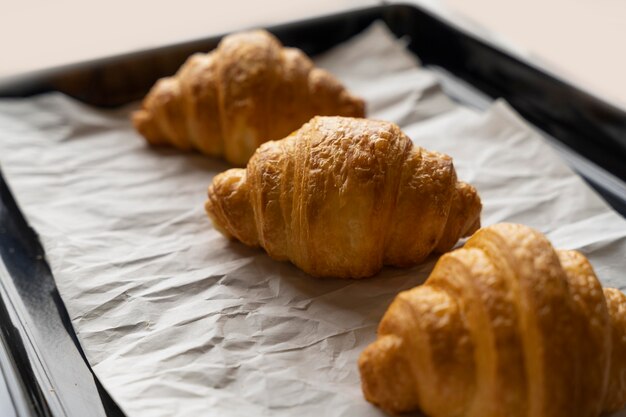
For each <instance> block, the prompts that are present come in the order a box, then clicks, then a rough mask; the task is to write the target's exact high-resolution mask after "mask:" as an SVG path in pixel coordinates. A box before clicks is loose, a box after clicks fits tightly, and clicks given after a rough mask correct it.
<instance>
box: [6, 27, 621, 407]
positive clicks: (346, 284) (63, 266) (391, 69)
mask: <svg viewBox="0 0 626 417" xmlns="http://www.w3.org/2000/svg"><path fill="white" fill-rule="evenodd" d="M403 45H404V43H403V41H401V40H400V41H399V40H396V39H395V38H394V37H393V36H392V35H391V34H390V33H389V32H388V30H387V29H386V28H385V27H384V26H382V25H376V26H373V27H372V28H370V29H369V30H367V31H366V32H365V33H363V34H361V35H359V36H358V37H357V38H355V39H353V40H351V41H349V42H347V43H346V44H344V45H342V46H339V47H337V48H336V49H334V50H332V51H330V52H329V53H327V54H326V55H324V56H323V57H319V59H318V60H317V62H318V63H319V64H320V65H322V66H324V67H326V68H328V69H330V70H331V71H332V72H334V73H335V74H337V75H338V76H339V77H340V78H341V79H342V80H343V81H344V82H345V83H346V84H347V85H348V86H349V87H350V89H351V90H353V91H354V93H356V94H359V95H361V96H363V97H364V98H365V99H366V100H367V103H368V108H369V110H370V116H371V117H372V118H379V119H386V120H391V121H394V122H396V123H398V124H400V125H401V127H402V128H403V129H404V131H405V132H406V133H407V134H408V135H409V136H410V137H411V138H412V139H413V140H414V141H415V143H417V144H419V145H421V146H424V147H426V148H429V149H433V150H438V151H442V152H445V153H448V154H450V155H451V156H453V157H454V161H455V165H456V168H457V171H458V174H459V177H460V178H461V179H463V180H465V181H468V182H471V183H472V184H474V185H475V186H476V187H477V188H478V190H479V192H480V195H481V197H482V201H483V203H484V212H483V217H482V219H483V224H484V225H489V224H493V223H496V222H502V221H510V222H521V223H525V224H528V225H530V226H533V227H536V228H538V229H540V230H542V231H543V232H546V233H547V234H548V236H549V238H550V239H551V240H552V242H553V243H554V244H555V245H556V246H557V247H562V248H576V249H580V250H582V251H583V252H584V253H585V254H587V255H588V256H589V258H590V259H591V261H592V263H593V264H594V266H595V269H596V271H597V273H598V275H599V276H600V278H601V279H602V281H603V283H604V284H605V285H611V286H617V287H621V288H624V286H625V285H626V277H625V276H624V271H626V259H625V256H624V255H625V254H626V222H625V221H624V219H623V218H621V217H620V216H619V215H618V214H616V213H615V212H613V211H612V210H611V209H610V208H609V207H608V206H607V205H606V204H605V203H604V202H603V201H602V200H601V199H600V198H599V197H598V196H597V195H596V194H595V193H594V192H593V191H592V190H591V189H590V188H589V187H588V186H587V185H586V184H585V183H584V182H583V181H582V180H581V179H580V178H579V177H578V176H577V175H575V174H574V173H573V172H572V171H571V170H570V169H569V168H568V167H567V166H566V165H565V164H564V163H563V162H562V161H561V160H560V158H559V157H558V155H557V154H555V152H554V151H553V150H552V148H551V147H550V146H549V145H547V144H546V143H545V142H544V140H543V139H542V138H541V137H540V135H539V134H537V133H536V132H535V131H533V130H532V129H531V128H529V127H528V125H527V124H526V123H525V122H524V121H523V120H522V119H520V117H519V116H517V115H516V114H515V112H514V111H512V110H511V108H509V106H508V105H507V104H506V103H504V102H496V103H494V104H493V105H492V106H491V108H489V109H488V111H485V112H477V111H474V110H470V109H468V108H463V107H460V106H458V105H457V104H455V103H453V102H452V101H451V100H449V99H448V98H447V97H446V96H445V95H444V94H443V93H442V91H441V88H440V86H439V83H438V81H437V78H436V76H435V75H434V73H431V72H429V71H428V70H426V69H423V68H420V64H419V62H418V61H417V60H416V59H415V58H413V56H412V55H411V54H410V53H408V52H406V51H405V50H404V46H403ZM134 107H135V106H131V107H128V108H124V109H120V110H116V111H103V110H98V109H95V108H91V107H88V106H85V105H83V104H80V103H78V102H76V101H74V100H71V99H69V98H68V97H65V96H63V95H61V94H46V95H42V96H38V97H34V98H28V99H19V100H2V101H1V102H0V163H1V167H2V170H3V173H4V175H5V177H6V178H7V180H8V183H9V184H10V187H11V189H12V191H13V193H14V195H15V197H16V199H17V201H18V204H19V205H20V207H21V209H22V211H23V212H24V213H25V215H26V217H27V219H28V221H29V222H30V224H31V225H32V226H33V227H34V229H35V230H36V231H37V232H38V233H39V236H40V238H41V240H42V243H43V246H44V248H45V251H46V256H47V258H48V261H49V263H50V266H51V268H52V271H53V273H54V276H55V279H56V282H57V286H58V289H59V291H60V293H61V296H62V298H63V300H64V302H65V304H66V307H67V310H68V312H69V314H70V317H71V319H72V323H73V325H74V328H75V330H76V333H77V334H78V338H79V339H80V342H81V344H82V347H83V349H84V351H85V353H86V355H87V358H88V360H89V362H90V364H91V365H92V367H93V369H94V371H95V373H96V375H97V376H98V377H99V378H100V380H101V381H102V384H103V385H104V387H105V388H106V389H107V390H108V391H109V392H110V394H111V395H112V397H113V398H114V399H115V401H117V403H118V404H119V405H120V406H121V408H122V409H123V410H124V411H125V412H126V413H127V414H128V415H129V416H130V417H147V416H168V417H169V416H194V417H195V416H220V417H228V416H242V415H246V416H264V415H272V416H296V415H297V416H315V417H318V416H376V415H380V414H381V412H380V411H379V410H378V409H376V408H375V407H373V406H371V405H370V404H368V403H367V402H366V401H365V400H364V399H363V396H362V394H361V389H360V381H359V375H358V370H357V366H356V361H357V357H358V355H359V353H360V352H361V351H362V350H363V348H364V347H365V346H366V345H367V344H368V343H370V342H372V341H373V340H374V338H375V336H376V326H377V323H378V321H379V320H380V318H381V316H382V314H383V313H384V311H385V309H386V308H387V306H388V305H389V303H390V301H391V300H392V299H393V297H394V296H395V295H396V294H397V293H398V292H399V291H401V290H404V289H407V288H411V287H413V286H415V285H417V284H419V283H421V282H422V281H423V280H424V279H425V278H426V276H427V275H428V273H429V272H430V270H431V269H432V266H433V264H434V260H431V261H429V262H427V263H425V264H424V265H421V266H418V267H415V268H410V269H392V268H387V269H385V270H384V271H383V272H382V273H380V274H379V275H378V276H376V277H374V278H371V279H365V280H360V281H344V280H334V279H325V280H319V279H314V278H311V277H309V276H307V275H306V274H304V273H302V272H300V271H299V270H298V269H296V268H295V267H293V266H292V265H290V264H288V263H281V262H276V261H274V260H272V259H270V258H269V257H268V256H266V255H265V254H264V252H263V251H261V250H257V249H250V248H247V247H245V246H243V245H242V244H239V243H236V242H229V241H227V240H226V239H224V238H223V237H222V236H221V235H220V234H219V233H217V232H216V231H215V230H214V229H213V228H212V226H211V224H210V222H209V220H208V219H207V217H206V215H205V213H204V209H203V203H204V200H205V193H206V188H207V186H208V185H209V183H210V182H211V178H212V177H213V176H214V175H215V174H216V173H218V172H220V171H222V170H224V169H226V168H228V166H227V165H226V164H225V163H223V162H220V161H218V160H214V159H211V158H207V157H204V156H201V155H197V154H188V153H181V152H178V151H176V150H156V149H152V148H149V147H148V146H146V144H145V143H144V140H143V139H142V138H140V137H139V136H138V135H137V134H136V133H135V132H134V131H133V129H132V127H131V124H130V122H129V113H130V111H131V109H132V108H134Z"/></svg>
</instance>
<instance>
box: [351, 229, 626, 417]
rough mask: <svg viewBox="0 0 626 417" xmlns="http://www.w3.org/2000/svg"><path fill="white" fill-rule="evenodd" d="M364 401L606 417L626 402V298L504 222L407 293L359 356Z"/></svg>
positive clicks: (443, 409)
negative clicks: (602, 415) (605, 413)
mask: <svg viewBox="0 0 626 417" xmlns="http://www.w3.org/2000/svg"><path fill="white" fill-rule="evenodd" d="M359 368H360V371H361V378H362V387H363V392H364V394H365V398H366V399H367V400H368V401H370V402H372V403H374V404H376V405H378V406H380V407H381V408H383V409H385V410H388V411H391V412H403V411H409V410H415V409H421V410H422V411H423V412H424V413H425V414H426V415H428V416H431V417H444V416H445V417H448V416H464V417H501V416H507V417H548V416H550V417H561V416H562V417H598V416H599V415H600V413H602V412H611V411H615V410H618V409H620V408H621V407H623V405H624V403H626V296H624V294H622V293H621V292H620V291H619V290H616V289H610V288H606V289H604V291H603V289H602V286H601V285H600V283H599V282H598V279H597V278H596V276H595V274H594V271H593V268H592V267H591V265H590V264H589V262H588V260H587V259H586V258H585V257H584V256H583V255H582V254H580V253H578V252H575V251H566V250H554V249H553V248H552V246H551V245H550V242H549V241H548V240H547V239H546V238H545V237H544V236H543V235H542V234H541V233H539V232H537V231H535V230H533V229H531V228H529V227H526V226H522V225H516V224H498V225H495V226H490V227H487V228H484V229H481V230H480V231H478V232H477V233H476V234H475V235H474V236H473V237H471V238H470V239H469V240H468V242H467V243H466V244H465V246H464V247H463V248H462V249H458V250H456V251H453V252H451V253H448V254H445V255H444V256H442V257H441V258H440V259H439V261H438V263H437V264H436V266H435V268H434V270H433V271H432V273H431V275H430V277H429V278H428V280H427V281H426V283H425V284H424V285H422V286H420V287H416V288H413V289H411V290H409V291H404V292H402V293H400V294H399V295H398V296H397V297H396V299H395V300H394V301H393V303H392V304H391V306H390V307H389V309H388V310H387V312H386V313H385V315H384V317H383V319H382V321H381V323H380V327H379V329H378V339H377V340H376V342H374V343H373V344H371V345H370V346H368V347H367V348H366V349H365V351H364V352H363V353H362V354H361V357H360V358H359Z"/></svg>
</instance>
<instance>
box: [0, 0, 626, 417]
mask: <svg viewBox="0 0 626 417" xmlns="http://www.w3.org/2000/svg"><path fill="white" fill-rule="evenodd" d="M376 20H382V21H384V22H385V23H386V24H387V26H389V28H390V29H391V30H392V31H393V33H394V34H395V35H396V36H398V37H405V38H406V39H407V40H408V48H409V50H410V51H412V52H414V53H415V54H416V55H418V56H419V58H420V60H421V61H422V63H423V64H424V65H426V66H430V67H431V68H433V69H435V70H436V71H437V72H438V73H439V74H440V76H441V77H442V78H443V79H445V82H444V89H446V88H448V93H449V94H450V95H451V96H452V97H453V98H455V99H457V100H459V101H463V102H465V103H466V104H469V105H472V106H476V107H481V106H483V107H484V105H485V103H488V102H489V100H490V99H491V98H498V97H502V98H504V99H506V100H507V101H508V102H509V103H510V104H511V105H512V106H513V107H514V108H515V109H516V110H517V111H518V112H519V113H520V114H521V115H522V116H523V117H524V118H526V119H527V120H528V121H529V122H530V123H532V124H533V125H534V126H535V127H537V128H538V130H539V131H540V132H541V133H542V134H543V135H544V136H545V137H546V138H547V139H548V140H549V141H550V142H551V143H553V145H554V146H555V148H556V149H557V150H558V151H559V152H561V153H562V154H563V156H564V157H565V159H566V160H567V161H568V162H569V163H570V164H571V165H572V166H573V167H574V169H576V170H577V171H578V172H579V173H580V174H581V175H582V176H583V178H585V179H586V180H587V181H588V182H589V183H590V184H591V185H592V186H593V187H594V188H595V189H596V190H597V191H598V192H599V193H600V194H601V195H602V196H603V197H604V198H605V199H606V200H607V201H608V202H609V203H610V204H611V205H612V206H613V207H614V208H615V209H616V210H617V211H618V212H620V213H621V214H622V215H626V192H624V190H626V186H625V181H626V113H625V112H624V111H623V110H622V109H619V108H617V107H615V106H612V105H611V104H609V103H607V102H604V101H603V100H601V99H599V98H597V97H594V96H593V95H591V94H589V93H587V92H585V91H582V90H581V89H579V88H577V87H575V86H573V85H571V84H568V83H567V82H565V81H563V80H562V79H560V78H559V77H557V76H555V75H553V74H550V73H548V72H547V71H545V70H543V69H541V68H539V67H537V66H535V65H533V64H531V63H529V62H527V61H525V60H523V59H520V58H517V57H515V56H514V55H513V54H512V53H510V52H508V51H506V50H504V49H502V48H499V47H497V46H495V45H494V44H492V43H490V42H489V41H486V40H483V39H481V38H480V37H478V36H476V35H474V34H472V33H470V32H468V31H466V30H461V29H460V28H458V27H457V26H455V25H454V24H452V23H450V22H448V21H446V20H444V19H442V18H440V17H437V16H435V15H434V14H432V13H431V12H429V11H427V10H424V9H422V8H419V7H417V6H415V5H402V4H385V5H381V6H377V7H371V8H367V9H361V10H354V11H348V12H343V13H339V14H334V15H331V16H325V17H321V18H315V19H309V20H304V21H299V22H295V23H289V24H284V25H280V26H274V27H270V28H268V29H269V30H270V31H271V32H273V33H274V34H275V35H277V36H278V37H279V38H280V39H281V41H282V42H283V43H284V44H285V45H289V46H295V47H298V48H300V49H302V50H304V51H305V52H306V53H307V54H309V55H316V54H319V53H322V52H324V51H326V50H328V49H329V48H331V47H333V46H335V45H337V44H338V43H340V42H343V41H345V40H347V39H349V38H350V37H352V36H354V35H356V34H358V33H359V32H361V31H362V30H363V29H365V28H366V27H368V26H369V25H370V24H371V23H373V22H374V21H376ZM220 38H221V37H220V36H217V37H210V38H206V39H200V40H196V41H191V42H185V43H180V44H175V45H170V46H166V47H161V48H156V49H151V50H146V51H141V52H135V53H131V54H125V55H119V56H115V57H110V58H105V59H99V60H95V61H89V62H84V63H80V64H76V65H71V66H66V67H60V68H55V69H50V70H46V71H41V72H36V73H31V74H26V75H23V76H19V77H14V78H11V79H5V80H0V98H6V97H28V96H32V95H35V94H40V93H44V92H48V91H61V92H63V93H65V94H67V95H69V96H72V97H74V98H76V99H78V100H81V101H82V102H85V103H88V104H90V105H93V106H98V107H116V106H120V105H123V104H126V103H129V102H131V101H133V100H137V99H140V98H141V97H142V96H143V95H144V94H145V93H146V92H147V91H148V89H149V88H150V87H151V86H152V85H153V83H154V82H155V81H156V80H157V79H158V78H160V77H163V76H166V75H171V74H172V73H174V72H175V71H176V70H177V69H178V67H179V66H180V65H181V64H182V63H183V62H184V60H185V59H186V58H187V57H188V56H189V55H190V54H192V53H194V52H198V51H208V50H210V49H213V48H214V47H215V46H216V45H217V43H218V42H219V40H220ZM446 86H448V87H446ZM454 86H456V88H455V87H454ZM459 86H462V88H460V89H459ZM459 91H463V93H462V94H461V93H459ZM481 103H482V104H481ZM0 260H1V262H0V371H1V372H0V414H1V415H2V416H5V415H6V416H12V415H15V416H72V417H73V416H81V417H82V416H86V417H89V416H94V417H101V416H122V415H123V413H122V412H121V411H120V409H119V408H118V407H117V405H116V404H115V402H114V401H112V400H111V398H110V397H109V395H108V394H107V392H106V391H105V390H104V389H103V388H102V387H101V385H100V384H99V382H98V380H97V379H96V378H95V377H94V376H93V373H92V372H91V369H90V368H89V366H88V364H87V362H86V360H85V357H84V355H83V353H82V351H81V348H80V345H79V344H78V342H77V339H76V335H75V334H74V331H73V329H72V326H71V323H70V320H69V317H68V315H67V312H66V310H65V307H64V305H63V302H62V301H61V298H60V297H59V294H58V292H57V290H56V287H55V284H54V280H53V277H52V274H51V272H50V269H49V267H48V265H47V264H46V262H45V260H44V257H43V249H42V247H41V245H40V244H39V241H38V238H37V235H36V232H35V231H34V230H32V229H31V228H30V227H29V226H28V224H27V223H26V221H25V220H24V218H23V216H22V215H21V213H20V210H19V208H18V207H17V205H16V204H15V201H14V199H13V197H12V195H11V192H10V189H9V187H8V185H7V184H6V182H5V181H4V179H3V178H2V177H1V176H0ZM3 381H4V382H3Z"/></svg>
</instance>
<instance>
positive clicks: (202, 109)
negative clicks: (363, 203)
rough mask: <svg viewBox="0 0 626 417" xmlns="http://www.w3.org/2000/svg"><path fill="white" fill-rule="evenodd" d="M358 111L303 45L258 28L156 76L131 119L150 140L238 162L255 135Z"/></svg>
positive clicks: (360, 106) (273, 134)
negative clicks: (285, 41) (286, 45)
mask: <svg viewBox="0 0 626 417" xmlns="http://www.w3.org/2000/svg"><path fill="white" fill-rule="evenodd" d="M364 114H365V105H364V102H363V100H361V99H359V98H357V97H354V96H352V95H351V94H350V93H348V92H347V91H346V89H345V88H344V87H343V86H342V85H341V84H340V83H339V81H337V79H335V78H334V77H333V76H332V75H331V74H330V73H328V72H327V71H325V70H323V69H319V68H315V67H314V65H313V62H312V61H311V60H310V59H309V58H308V57H307V56H306V55H305V54H304V53H303V52H302V51H300V50H298V49H294V48H284V47H283V46H282V45H281V43H280V42H279V41H278V39H276V38H275V37H274V36H273V35H271V34H270V33H269V32H266V31H264V30H257V31H252V32H243V33H238V34H234V35H230V36H227V37H225V38H224V39H223V40H222V41H221V42H220V44H219V45H218V47H217V49H216V50H214V51H213V52H210V53H208V54H195V55H193V56H191V57H190V58H189V59H188V60H187V62H186V63H185V64H184V65H183V66H182V67H181V68H180V70H179V71H178V73H177V74H176V75H174V76H173V77H168V78H163V79H161V80H159V81H158V82H157V83H156V84H155V86H154V87H153V88H152V90H151V91H150V92H149V93H148V95H147V97H146V98H145V99H144V101H143V103H142V108H141V110H139V111H137V112H135V113H134V114H133V123H134V125H135V128H136V129H137V130H138V131H139V133H140V134H141V135H143V136H144V137H145V138H146V140H147V141H148V142H149V143H151V144H154V145H171V146H174V147H177V148H180V149H183V150H190V149H196V150H198V151H200V152H202V153H205V154H207V155H212V156H223V157H224V158H225V159H226V160H227V161H229V162H230V163H232V164H234V165H239V166H242V165H245V164H246V162H247V161H248V159H249V158H250V156H251V155H252V154H253V153H254V151H255V150H256V148H257V147H258V146H259V145H260V144H261V143H263V142H265V141H267V140H272V139H280V138H282V137H284V136H286V135H288V134H289V133H291V132H292V131H294V130H295V129H297V128H298V127H300V126H301V125H302V124H303V123H305V122H306V121H308V120H309V119H310V118H311V117H313V116H315V115H341V116H355V117H363V116H364Z"/></svg>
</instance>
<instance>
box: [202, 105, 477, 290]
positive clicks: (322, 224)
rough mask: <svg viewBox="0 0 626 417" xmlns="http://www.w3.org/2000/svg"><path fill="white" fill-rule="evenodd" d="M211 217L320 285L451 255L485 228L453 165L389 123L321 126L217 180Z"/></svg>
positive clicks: (327, 121) (343, 121) (333, 120)
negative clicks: (459, 243)
mask: <svg viewBox="0 0 626 417" xmlns="http://www.w3.org/2000/svg"><path fill="white" fill-rule="evenodd" d="M208 196H209V199H208V201H207V203H206V210H207V212H208V214H209V216H210V217H211V218H212V219H213V223H214V224H215V226H216V227H217V229H218V230H220V231H221V232H222V233H224V234H225V235H226V236H229V237H233V238H236V239H238V240H240V241H241V242H243V243H245V244H247V245H250V246H261V247H263V248H264V249H265V250H266V251H267V253H268V254H269V255H270V256H272V257H273V258H275V259H278V260H290V261H291V262H293V263H294V264H295V265H297V266H298V267H299V268H301V269H302V270H304V271H305V272H307V273H309V274H311V275H314V276H320V277H321V276H332V277H343V278H361V277H367V276H371V275H373V274H375V273H376V272H378V271H379V270H380V269H381V268H382V266H383V264H385V265H394V266H408V265H413V264H416V263H418V262H420V261H422V260H424V259H425V258H426V257H427V256H428V255H429V254H430V253H432V252H445V251H447V250H449V249H450V248H452V246H454V244H455V243H456V242H457V241H458V239H459V238H460V237H463V236H466V235H468V234H471V233H472V232H474V231H475V230H476V229H477V228H478V227H479V225H480V210H481V203H480V198H479V197H478V194H477V193H476V190H475V189H474V188H473V187H472V186H471V185H468V184H466V183H463V182H459V181H457V179H456V173H455V170H454V167H453V165H452V159H451V158H450V157H448V156H446V155H443V154H439V153H436V152H430V151H427V150H425V149H422V148H419V147H415V146H413V144H412V142H411V140H410V139H409V138H408V137H407V136H406V135H404V134H403V133H402V131H401V130H400V128H399V127H398V126H397V125H395V124H393V123H389V122H381V121H372V120H366V119H357V118H346V117H315V118H313V119H312V120H311V121H310V122H309V123H307V124H305V125H304V126H302V128H300V129H299V130H298V131H296V132H295V133H293V134H292V135H291V136H289V137H287V138H285V139H283V140H279V141H273V142H267V143H265V144H263V145H262V146H261V147H260V148H259V149H258V150H257V151H256V153H255V154H254V156H253V157H252V158H251V159H250V161H249V163H248V166H247V168H246V169H231V170H228V171H226V172H224V173H222V174H220V175H218V176H216V177H215V178H214V180H213V183H212V184H211V186H210V187H209V192H208Z"/></svg>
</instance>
